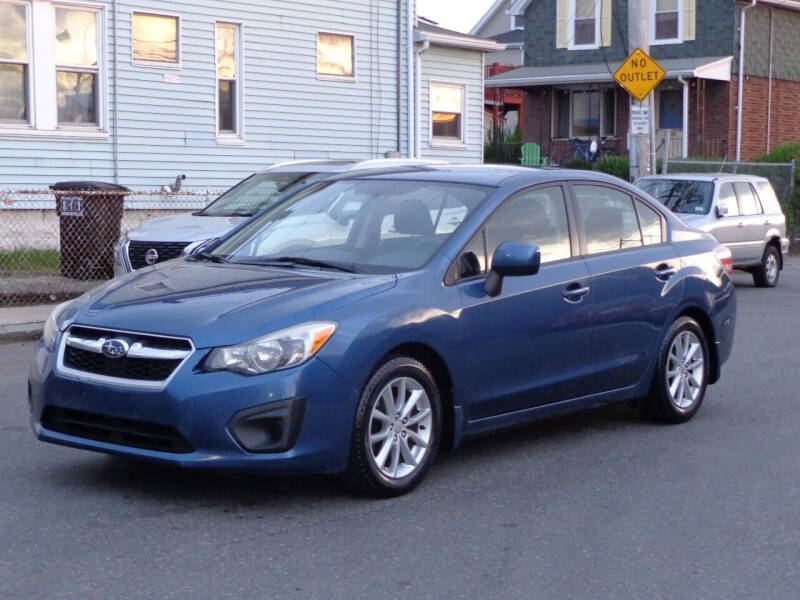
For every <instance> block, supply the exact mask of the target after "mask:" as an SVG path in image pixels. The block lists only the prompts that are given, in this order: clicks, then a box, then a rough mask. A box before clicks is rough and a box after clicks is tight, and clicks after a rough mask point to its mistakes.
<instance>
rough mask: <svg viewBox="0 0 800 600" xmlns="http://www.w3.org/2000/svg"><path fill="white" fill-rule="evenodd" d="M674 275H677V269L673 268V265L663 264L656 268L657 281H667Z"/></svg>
mask: <svg viewBox="0 0 800 600" xmlns="http://www.w3.org/2000/svg"><path fill="white" fill-rule="evenodd" d="M673 275H675V269H674V268H673V267H672V265H668V264H667V263H662V264H660V265H658V266H657V267H656V279H660V280H661V281H666V280H667V279H669V278H670V277H672V276H673Z"/></svg>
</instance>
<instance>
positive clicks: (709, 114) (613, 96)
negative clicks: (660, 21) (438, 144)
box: [486, 56, 732, 163]
mask: <svg viewBox="0 0 800 600" xmlns="http://www.w3.org/2000/svg"><path fill="white" fill-rule="evenodd" d="M731 61H732V57H730V56H728V57H706V58H689V59H669V60H663V61H660V64H661V65H662V66H663V67H664V68H665V69H666V71H667V76H666V78H665V79H664V81H663V82H662V83H661V84H660V85H659V86H658V88H656V90H655V91H654V93H653V109H652V110H653V111H654V116H655V124H656V137H655V144H656V148H657V149H658V150H659V152H660V153H662V152H663V150H664V146H665V145H666V146H667V147H668V154H669V156H670V158H679V157H687V156H724V155H726V154H727V151H728V142H729V140H728V133H729V118H730V115H729V106H730V103H729V102H730V73H731ZM486 86H487V88H488V90H487V92H488V91H490V90H491V89H493V88H500V89H504V90H507V89H518V90H522V91H523V92H524V100H523V106H522V126H521V129H522V136H523V141H526V142H527V141H532V142H537V143H538V144H540V145H541V146H542V154H543V155H545V156H548V157H550V158H551V160H552V161H554V162H558V163H564V162H568V161H570V160H572V159H573V158H574V157H575V146H576V143H580V141H589V140H593V139H594V140H598V146H599V148H600V152H599V154H619V155H626V154H627V153H628V117H629V102H628V96H627V94H626V93H625V92H624V91H623V90H622V89H621V88H620V87H619V86H618V85H617V84H616V83H615V82H614V81H613V77H612V73H611V67H610V66H607V65H606V64H604V63H601V64H588V65H567V66H556V67H521V68H518V69H515V70H513V71H508V72H505V73H501V74H498V75H495V76H493V77H491V78H489V79H487V81H486Z"/></svg>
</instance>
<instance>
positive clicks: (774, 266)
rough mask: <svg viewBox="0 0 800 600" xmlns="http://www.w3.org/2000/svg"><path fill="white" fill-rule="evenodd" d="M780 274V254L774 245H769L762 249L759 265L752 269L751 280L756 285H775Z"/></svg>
mask: <svg viewBox="0 0 800 600" xmlns="http://www.w3.org/2000/svg"><path fill="white" fill-rule="evenodd" d="M780 274H781V255H780V253H779V252H778V249H777V248H776V247H775V246H772V245H769V246H767V247H766V249H765V250H764V256H763V258H762V259H761V265H759V266H758V267H756V270H755V271H753V282H754V283H755V284H756V287H775V286H776V285H778V279H779V278H780Z"/></svg>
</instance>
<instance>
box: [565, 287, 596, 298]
mask: <svg viewBox="0 0 800 600" xmlns="http://www.w3.org/2000/svg"><path fill="white" fill-rule="evenodd" d="M590 290H591V288H590V287H589V286H588V285H587V286H581V284H580V283H573V284H571V285H569V286H567V288H566V289H565V290H564V300H566V301H567V302H580V301H581V300H583V297H584V296H586V295H587V294H588V293H589V291H590Z"/></svg>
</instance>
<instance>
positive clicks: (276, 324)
mask: <svg viewBox="0 0 800 600" xmlns="http://www.w3.org/2000/svg"><path fill="white" fill-rule="evenodd" d="M396 283H397V278H396V277H395V276H394V275H353V274H349V273H338V272H331V271H321V270H314V269H293V268H285V269H284V268H280V267H278V268H269V267H258V266H250V265H231V264H216V263H208V262H195V261H191V260H180V261H170V262H166V263H163V264H160V265H155V266H153V267H148V268H145V269H141V270H139V271H134V272H133V273H129V274H128V275H125V276H124V277H122V278H120V279H118V280H115V281H113V282H112V283H111V284H104V285H105V287H102V288H100V289H99V290H97V291H96V292H94V293H92V292H90V293H88V294H87V295H86V296H85V297H83V298H82V299H81V300H79V302H77V303H76V306H74V307H71V310H68V311H65V315H64V316H65V320H66V323H65V324H67V323H70V322H71V323H76V324H81V325H89V326H94V327H106V328H110V329H122V330H130V331H140V332H146V333H156V334H164V335H178V336H185V337H189V338H191V339H192V340H193V341H194V344H195V346H197V347H198V348H208V347H212V346H225V345H230V344H236V343H239V342H243V341H246V340H250V339H253V338H255V337H258V336H259V335H263V334H267V333H270V332H271V331H274V330H277V329H281V328H283V327H288V326H291V325H296V324H299V323H303V322H305V321H310V320H315V319H335V312H336V310H337V309H338V308H340V307H342V306H345V305H347V304H350V303H352V302H355V301H357V300H360V299H363V298H366V297H368V296H370V295H373V294H377V293H380V292H383V291H385V290H388V289H390V288H392V287H394V286H395V285H396Z"/></svg>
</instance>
